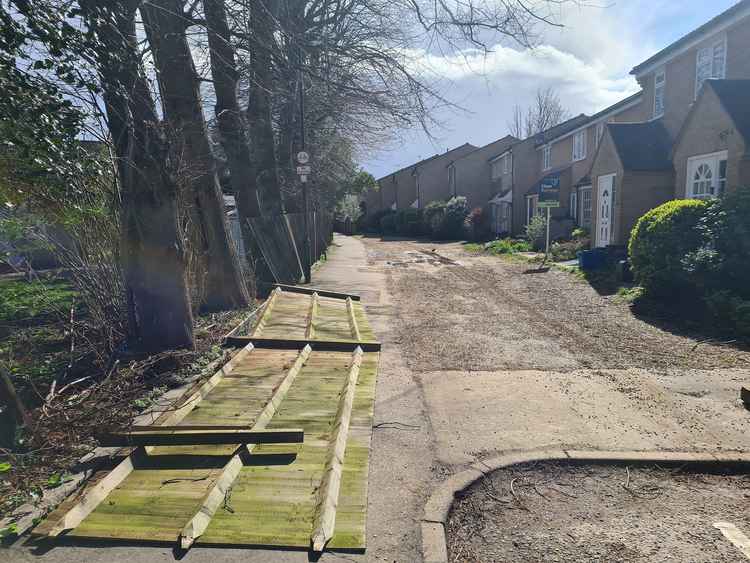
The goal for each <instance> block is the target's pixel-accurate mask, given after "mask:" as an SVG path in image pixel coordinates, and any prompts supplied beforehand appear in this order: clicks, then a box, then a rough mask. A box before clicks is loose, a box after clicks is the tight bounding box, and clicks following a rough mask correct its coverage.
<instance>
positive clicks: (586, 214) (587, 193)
mask: <svg viewBox="0 0 750 563" xmlns="http://www.w3.org/2000/svg"><path fill="white" fill-rule="evenodd" d="M591 202H592V199H591V188H585V189H582V190H581V224H582V225H591V208H592V205H591Z"/></svg>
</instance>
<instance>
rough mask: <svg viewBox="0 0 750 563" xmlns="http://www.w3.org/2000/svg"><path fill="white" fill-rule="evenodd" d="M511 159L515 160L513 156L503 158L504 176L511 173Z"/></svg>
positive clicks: (507, 155)
mask: <svg viewBox="0 0 750 563" xmlns="http://www.w3.org/2000/svg"><path fill="white" fill-rule="evenodd" d="M511 158H513V157H512V156H511V155H509V154H506V155H505V156H504V157H503V158H502V161H503V174H508V173H509V172H510V162H511V160H510V159H511Z"/></svg>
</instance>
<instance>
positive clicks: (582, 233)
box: [570, 227, 589, 240]
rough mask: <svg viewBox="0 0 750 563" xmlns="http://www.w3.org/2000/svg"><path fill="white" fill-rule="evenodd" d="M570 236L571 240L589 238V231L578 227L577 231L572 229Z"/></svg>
mask: <svg viewBox="0 0 750 563" xmlns="http://www.w3.org/2000/svg"><path fill="white" fill-rule="evenodd" d="M570 236H571V238H572V239H573V240H581V239H587V238H589V231H588V229H584V228H583V227H578V228H577V229H573V232H572V233H571V235H570Z"/></svg>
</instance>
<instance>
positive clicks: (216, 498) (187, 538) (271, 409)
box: [179, 345, 312, 549]
mask: <svg viewBox="0 0 750 563" xmlns="http://www.w3.org/2000/svg"><path fill="white" fill-rule="evenodd" d="M311 352H312V348H310V346H309V345H308V346H305V347H304V348H302V351H301V352H300V353H299V356H297V359H296V360H295V361H294V364H293V365H292V367H291V368H290V369H289V372H288V373H287V375H286V377H284V380H283V381H282V382H281V383H280V384H279V386H278V387H277V388H276V390H275V391H274V393H273V395H272V396H271V398H270V399H269V401H268V403H267V404H266V406H265V407H264V408H263V411H262V412H261V413H260V414H259V415H258V418H257V419H256V420H255V424H253V430H262V429H264V428H265V427H266V426H267V425H268V423H269V422H270V421H271V419H272V418H273V416H274V415H275V414H276V412H277V411H278V408H279V405H280V404H281V402H282V401H283V400H284V398H285V397H286V394H287V392H288V391H289V388H290V387H291V386H292V383H294V380H295V378H296V377H297V375H298V374H299V372H300V371H301V370H302V366H304V365H305V362H306V361H307V358H308V357H309V356H310V353H311ZM253 448H254V446H253V445H252V444H250V445H247V446H240V447H239V449H238V451H237V452H236V453H235V454H234V455H233V456H232V459H230V460H229V462H228V463H227V464H226V465H225V466H224V469H223V470H222V473H221V475H220V476H219V477H218V478H217V479H216V481H215V483H214V485H213V487H211V490H210V491H209V492H208V494H207V495H206V497H205V499H204V500H203V503H202V504H201V507H200V509H199V510H198V512H196V513H195V514H194V515H193V517H192V518H191V519H190V521H189V522H188V523H187V524H186V525H185V527H184V528H183V529H182V532H181V533H180V538H179V540H180V547H181V548H182V549H189V548H190V546H192V545H193V543H195V540H196V539H197V538H199V537H200V536H202V535H203V532H205V531H206V528H208V525H209V524H210V522H211V518H213V515H214V514H215V513H216V510H217V509H218V508H219V506H220V505H221V503H222V502H223V501H224V499H225V498H226V495H227V493H228V491H229V490H230V489H231V487H232V485H233V484H234V482H235V480H236V479H237V475H239V473H240V470H241V469H242V456H243V455H244V454H246V453H247V454H249V453H252V451H253Z"/></svg>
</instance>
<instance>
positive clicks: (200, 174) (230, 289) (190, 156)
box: [141, 0, 249, 311]
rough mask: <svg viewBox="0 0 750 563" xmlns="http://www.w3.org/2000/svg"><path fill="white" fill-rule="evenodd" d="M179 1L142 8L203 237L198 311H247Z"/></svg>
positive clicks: (165, 0)
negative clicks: (203, 277) (202, 283)
mask: <svg viewBox="0 0 750 563" xmlns="http://www.w3.org/2000/svg"><path fill="white" fill-rule="evenodd" d="M183 8H184V2H182V1H181V0H153V1H152V2H149V3H146V4H144V5H143V6H142V8H141V15H142V16H143V21H144V27H145V29H146V35H147V37H148V41H149V44H150V45H151V49H152V52H153V55H154V61H155V63H156V67H157V70H158V75H159V88H160V90H161V95H162V104H163V107H164V116H165V118H166V119H167V121H168V122H169V124H170V127H171V128H172V129H173V130H174V132H175V134H176V135H177V137H178V139H179V142H180V145H179V147H180V148H181V149H182V156H183V158H184V159H185V160H186V161H187V163H188V164H189V170H188V174H189V175H190V178H189V182H190V186H191V196H192V197H193V201H192V203H193V204H194V205H195V210H196V212H197V215H198V217H199V219H198V220H199V221H200V223H199V224H200V227H201V232H202V236H203V239H204V241H203V242H204V244H205V248H204V251H205V253H204V257H205V268H206V272H205V273H206V296H205V299H204V302H203V303H202V309H203V310H207V311H218V310H225V309H233V308H239V307H246V306H247V305H248V303H249V296H248V292H247V287H246V286H245V282H244V280H243V279H242V270H241V268H240V264H239V260H238V257H237V251H236V249H235V246H234V244H233V243H232V241H231V238H230V233H229V225H228V222H227V217H226V213H225V211H224V201H223V197H222V193H221V188H220V186H219V181H218V177H217V174H216V162H215V160H214V156H213V154H212V152H211V145H210V142H209V139H208V129H207V127H206V121H205V118H204V115H203V108H202V105H201V96H200V81H199V78H198V74H197V72H196V70H195V64H194V62H193V57H192V54H191V52H190V46H189V45H188V42H187V37H186V35H185V30H186V26H187V25H188V23H189V22H188V21H187V20H186V19H185V17H184V15H183Z"/></svg>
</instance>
